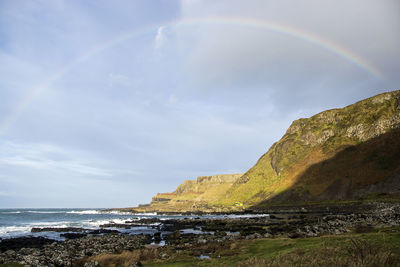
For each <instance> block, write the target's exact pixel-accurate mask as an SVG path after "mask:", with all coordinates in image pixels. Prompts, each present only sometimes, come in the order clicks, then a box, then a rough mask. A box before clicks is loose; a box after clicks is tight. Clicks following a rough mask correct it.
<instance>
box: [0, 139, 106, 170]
mask: <svg viewBox="0 0 400 267" xmlns="http://www.w3.org/2000/svg"><path fill="white" fill-rule="evenodd" d="M0 150H1V152H0V165H9V166H19V167H25V168H31V169H37V170H43V171H56V172H59V171H61V172H67V173H70V174H75V175H76V174H78V175H89V176H112V173H111V171H110V170H107V169H105V168H101V167H98V166H96V162H90V161H88V160H87V159H85V158H84V159H82V158H80V157H82V152H80V151H73V150H67V149H63V148H61V147H57V146H53V145H48V144H27V143H24V144H18V143H13V142H6V143H3V144H1V145H0Z"/></svg>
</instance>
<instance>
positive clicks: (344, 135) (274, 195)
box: [222, 91, 400, 206]
mask: <svg viewBox="0 0 400 267" xmlns="http://www.w3.org/2000/svg"><path fill="white" fill-rule="evenodd" d="M399 129H400V91H393V92H389V93H384V94H380V95H377V96H374V97H371V98H368V99H365V100H362V101H360V102H357V103H355V104H353V105H350V106H347V107H345V108H342V109H333V110H327V111H324V112H321V113H319V114H317V115H315V116H313V117H311V118H308V119H299V120H296V121H294V122H293V123H292V125H291V126H290V127H289V129H288V130H287V131H286V133H285V135H284V136H283V137H282V138H281V140H279V141H278V142H276V143H275V144H273V145H272V147H271V148H270V149H269V150H268V152H267V153H266V154H264V155H263V156H262V157H261V158H260V159H259V160H258V162H257V163H256V165H255V166H254V167H252V168H251V169H250V170H249V171H247V172H246V173H245V174H244V175H243V177H241V178H240V179H238V181H237V182H236V183H235V184H234V185H233V186H232V187H231V188H230V189H229V190H228V192H227V197H226V198H225V199H224V200H223V201H222V203H224V204H226V205H229V204H231V203H233V202H234V201H243V202H245V203H246V205H247V206H253V205H256V206H257V205H260V204H266V203H271V202H275V203H298V202H306V201H327V200H340V199H356V198H362V197H370V196H371V195H372V194H382V193H387V194H394V193H399V192H400V181H399V177H400V168H399V167H400V133H399Z"/></svg>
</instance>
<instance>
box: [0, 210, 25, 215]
mask: <svg viewBox="0 0 400 267" xmlns="http://www.w3.org/2000/svg"><path fill="white" fill-rule="evenodd" d="M0 213H3V214H19V213H21V212H20V211H2V212H0Z"/></svg>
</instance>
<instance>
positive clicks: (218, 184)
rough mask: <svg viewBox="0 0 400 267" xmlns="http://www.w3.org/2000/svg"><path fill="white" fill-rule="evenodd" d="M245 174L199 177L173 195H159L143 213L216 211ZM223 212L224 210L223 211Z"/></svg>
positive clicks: (185, 184) (179, 187) (143, 208)
mask: <svg viewBox="0 0 400 267" xmlns="http://www.w3.org/2000/svg"><path fill="white" fill-rule="evenodd" d="M242 175H243V174H222V175H212V176H199V177H197V179H196V180H186V181H184V182H183V183H182V184H181V185H179V186H178V188H177V189H176V190H175V191H174V192H172V193H158V194H157V195H156V196H154V197H153V198H152V201H151V203H150V205H149V206H141V207H140V208H141V210H142V211H164V212H183V211H191V210H193V211H199V210H201V211H215V209H216V207H215V205H217V204H218V203H219V201H220V199H222V198H224V197H225V194H226V192H227V191H228V189H229V188H230V187H231V186H232V185H233V184H234V183H235V182H236V180H237V179H239V178H240V177H241V176H242ZM221 211H222V210H221Z"/></svg>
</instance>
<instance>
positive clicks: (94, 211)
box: [66, 210, 102, 215]
mask: <svg viewBox="0 0 400 267" xmlns="http://www.w3.org/2000/svg"><path fill="white" fill-rule="evenodd" d="M66 213H68V214H81V215H84V214H87V215H91V214H101V213H102V212H101V211H99V210H71V211H67V212H66Z"/></svg>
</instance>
